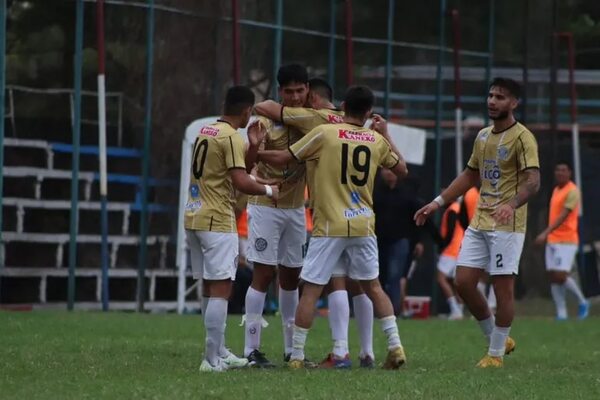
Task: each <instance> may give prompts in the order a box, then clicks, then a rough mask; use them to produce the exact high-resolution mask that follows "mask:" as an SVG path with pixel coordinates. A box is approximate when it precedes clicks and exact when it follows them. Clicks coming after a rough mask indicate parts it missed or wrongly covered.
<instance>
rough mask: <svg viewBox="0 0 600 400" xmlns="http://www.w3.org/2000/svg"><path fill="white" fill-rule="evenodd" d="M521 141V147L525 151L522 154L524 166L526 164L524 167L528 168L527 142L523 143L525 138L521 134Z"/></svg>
mask: <svg viewBox="0 0 600 400" xmlns="http://www.w3.org/2000/svg"><path fill="white" fill-rule="evenodd" d="M519 142H521V149H523V153H522V156H523V166H524V168H523V169H526V168H527V157H525V153H527V152H526V151H525V144H523V139H521V136H520V135H519Z"/></svg>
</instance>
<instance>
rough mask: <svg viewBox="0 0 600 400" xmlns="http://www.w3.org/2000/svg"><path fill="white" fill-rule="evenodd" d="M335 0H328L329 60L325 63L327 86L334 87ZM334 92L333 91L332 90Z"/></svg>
mask: <svg viewBox="0 0 600 400" xmlns="http://www.w3.org/2000/svg"><path fill="white" fill-rule="evenodd" d="M336 1H337V0H329V2H330V15H329V62H328V65H327V78H328V80H329V86H331V87H332V88H335V32H336V29H335V17H336V4H335V2H336ZM334 92H335V91H334Z"/></svg>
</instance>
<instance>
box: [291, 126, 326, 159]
mask: <svg viewBox="0 0 600 400" xmlns="http://www.w3.org/2000/svg"><path fill="white" fill-rule="evenodd" d="M321 135H323V131H321V132H319V133H317V134H316V135H315V136H313V137H312V138H311V139H310V140H309V141H308V142H306V144H305V145H304V146H302V147H300V148H299V149H298V151H296V155H300V154H301V153H302V152H303V151H304V149H306V147H308V146H309V145H310V144H311V143H312V142H313V141H314V140H316V139H318V138H320V137H321Z"/></svg>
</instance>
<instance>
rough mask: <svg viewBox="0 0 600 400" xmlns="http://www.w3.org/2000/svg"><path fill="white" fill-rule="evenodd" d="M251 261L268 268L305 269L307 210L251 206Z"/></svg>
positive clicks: (249, 206) (249, 228)
mask: <svg viewBox="0 0 600 400" xmlns="http://www.w3.org/2000/svg"><path fill="white" fill-rule="evenodd" d="M247 211H248V247H247V249H246V258H247V260H248V261H251V262H255V263H260V264H265V265H272V266H277V265H283V266H285V267H290V268H300V267H302V259H303V253H304V246H305V244H306V217H305V215H304V213H305V211H304V207H301V208H287V209H286V208H274V207H265V206H257V205H254V204H249V205H248V208H247Z"/></svg>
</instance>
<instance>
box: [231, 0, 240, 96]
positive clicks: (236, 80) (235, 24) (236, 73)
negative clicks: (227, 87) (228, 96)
mask: <svg viewBox="0 0 600 400" xmlns="http://www.w3.org/2000/svg"><path fill="white" fill-rule="evenodd" d="M231 26H232V30H233V32H232V34H233V84H234V85H239V84H240V79H241V67H240V59H241V50H240V6H239V3H238V0H231Z"/></svg>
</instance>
